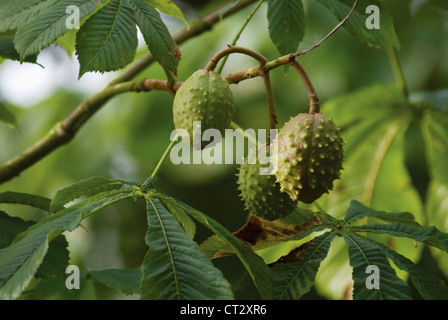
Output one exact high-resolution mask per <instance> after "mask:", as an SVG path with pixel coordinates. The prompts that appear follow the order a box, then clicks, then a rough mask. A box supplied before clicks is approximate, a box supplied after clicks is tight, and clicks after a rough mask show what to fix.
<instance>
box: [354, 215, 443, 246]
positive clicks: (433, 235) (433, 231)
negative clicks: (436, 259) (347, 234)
mask: <svg viewBox="0 0 448 320" xmlns="http://www.w3.org/2000/svg"><path fill="white" fill-rule="evenodd" d="M351 230H352V231H356V232H374V233H386V234H390V235H392V236H395V237H406V238H411V239H414V240H416V241H420V242H424V243H426V244H429V245H431V246H434V247H436V248H439V249H440V250H443V251H446V252H448V234H447V233H444V232H441V231H440V230H439V229H437V227H434V226H433V227H416V226H410V225H404V224H401V223H398V222H395V223H393V224H368V225H362V226H357V227H352V228H351Z"/></svg>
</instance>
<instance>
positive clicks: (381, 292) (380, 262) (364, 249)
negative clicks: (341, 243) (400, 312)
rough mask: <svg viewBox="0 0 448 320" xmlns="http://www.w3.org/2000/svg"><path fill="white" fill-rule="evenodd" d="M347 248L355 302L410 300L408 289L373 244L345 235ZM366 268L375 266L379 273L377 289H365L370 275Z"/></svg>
mask: <svg viewBox="0 0 448 320" xmlns="http://www.w3.org/2000/svg"><path fill="white" fill-rule="evenodd" d="M344 239H345V242H346V244H347V246H348V253H349V261H350V265H351V266H352V268H353V273H352V277H353V280H354V285H353V298H354V299H356V300H408V299H411V296H410V289H409V286H408V285H406V283H404V282H403V280H401V279H400V278H398V277H397V275H396V273H395V270H394V269H393V268H392V267H391V266H390V264H389V261H388V260H387V257H386V256H385V255H384V253H383V252H382V251H381V249H380V248H379V247H378V246H377V245H376V243H375V242H373V241H371V240H369V239H367V238H365V237H363V236H360V235H357V234H354V233H345V234H344ZM368 266H376V267H377V268H378V271H379V278H378V283H379V288H378V289H377V288H375V287H374V288H371V289H368V288H367V282H368V277H369V276H371V274H370V273H369V272H367V271H368V269H367V267H368Z"/></svg>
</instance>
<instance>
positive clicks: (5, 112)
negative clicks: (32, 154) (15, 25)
mask: <svg viewBox="0 0 448 320" xmlns="http://www.w3.org/2000/svg"><path fill="white" fill-rule="evenodd" d="M4 40H6V41H8V39H0V56H2V44H3V43H4ZM5 58H8V59H11V58H9V57H5ZM0 122H3V123H6V124H7V125H9V126H11V127H13V128H17V120H16V117H15V116H14V114H13V113H12V112H11V111H9V109H8V108H7V107H6V106H5V105H4V104H3V103H1V102H0Z"/></svg>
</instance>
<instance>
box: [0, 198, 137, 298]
mask: <svg viewBox="0 0 448 320" xmlns="http://www.w3.org/2000/svg"><path fill="white" fill-rule="evenodd" d="M134 195H135V194H134V190H133V189H128V190H118V191H117V190H114V191H109V192H105V193H100V194H98V195H95V196H93V197H90V198H87V199H86V200H84V201H82V202H79V203H77V204H75V205H73V206H71V207H68V208H66V209H64V210H62V211H59V212H57V213H55V214H53V215H50V216H48V217H47V218H44V219H42V220H40V221H39V222H37V223H36V224H33V225H32V226H31V227H30V228H28V229H27V230H26V231H24V232H22V233H20V234H19V235H18V236H17V237H16V238H15V240H14V242H13V243H12V244H11V245H10V246H9V247H6V248H3V249H1V250H0V300H5V299H16V298H17V297H18V296H20V294H21V293H22V291H23V290H24V289H25V288H26V286H27V285H28V284H29V282H30V281H31V279H32V278H33V276H34V275H35V273H36V272H37V270H38V268H39V266H40V265H41V264H42V261H43V259H44V257H45V255H46V254H47V252H48V248H49V243H50V241H52V240H54V239H55V238H56V237H57V236H58V235H60V234H61V233H62V232H64V231H72V230H74V229H75V228H77V227H78V226H79V224H80V222H81V220H82V219H84V218H86V217H88V216H89V215H91V214H93V213H94V212H96V211H98V210H100V209H102V208H104V207H106V206H108V205H111V204H113V203H116V202H118V201H121V200H124V199H128V198H131V197H133V196H134Z"/></svg>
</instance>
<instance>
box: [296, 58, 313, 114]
mask: <svg viewBox="0 0 448 320" xmlns="http://www.w3.org/2000/svg"><path fill="white" fill-rule="evenodd" d="M289 64H290V65H292V66H293V67H294V69H296V70H297V72H298V73H299V75H300V78H302V81H303V84H304V85H305V89H306V92H307V93H308V98H309V100H310V109H309V111H308V112H309V113H319V111H320V107H319V98H318V97H317V93H316V91H315V90H314V87H313V84H312V83H311V80H310V78H309V77H308V75H307V73H306V71H305V69H303V67H302V65H301V64H300V63H299V61H297V60H293V61H291V62H290V63H289Z"/></svg>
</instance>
